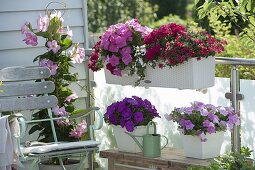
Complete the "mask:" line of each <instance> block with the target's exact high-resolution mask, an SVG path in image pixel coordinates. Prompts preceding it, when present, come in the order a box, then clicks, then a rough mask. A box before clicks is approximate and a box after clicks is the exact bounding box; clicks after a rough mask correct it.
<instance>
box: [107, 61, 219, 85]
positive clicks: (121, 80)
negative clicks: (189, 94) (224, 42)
mask: <svg viewBox="0 0 255 170" xmlns="http://www.w3.org/2000/svg"><path fill="white" fill-rule="evenodd" d="M105 77H106V83H108V84H120V85H134V84H135V82H136V80H137V79H138V77H137V76H122V77H119V76H114V75H112V74H111V73H110V71H109V70H107V69H105ZM214 78H215V59H214V57H208V58H202V59H201V60H199V61H197V59H195V58H193V59H190V60H189V61H188V62H184V63H183V64H180V65H178V66H175V67H173V68H170V69H169V68H163V69H160V68H156V69H152V68H151V67H148V68H147V70H146V77H145V81H146V80H147V81H146V82H148V80H149V81H150V82H151V83H145V82H144V81H142V82H141V84H140V85H139V86H149V87H166V88H179V89H200V88H207V87H211V86H213V85H214Z"/></svg>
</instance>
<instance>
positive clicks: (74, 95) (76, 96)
mask: <svg viewBox="0 0 255 170" xmlns="http://www.w3.org/2000/svg"><path fill="white" fill-rule="evenodd" d="M77 98H78V95H77V94H76V93H75V92H74V93H73V94H71V95H70V96H68V97H67V98H66V100H65V101H67V102H70V101H71V100H74V99H77Z"/></svg>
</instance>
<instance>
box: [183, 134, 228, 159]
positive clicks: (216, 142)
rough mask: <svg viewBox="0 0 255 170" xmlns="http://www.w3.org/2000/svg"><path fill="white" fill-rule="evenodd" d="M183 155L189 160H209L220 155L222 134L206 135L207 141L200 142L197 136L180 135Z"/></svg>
mask: <svg viewBox="0 0 255 170" xmlns="http://www.w3.org/2000/svg"><path fill="white" fill-rule="evenodd" d="M181 136H182V141H183V150H184V155H185V156H186V157H190V158H198V159H209V158H215V157H217V156H219V155H220V150H221V146H222V143H223V139H224V132H216V133H213V134H206V138H207V141H206V142H201V140H200V138H199V137H198V136H191V135H183V134H182V135H181Z"/></svg>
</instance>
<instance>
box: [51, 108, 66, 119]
mask: <svg viewBox="0 0 255 170" xmlns="http://www.w3.org/2000/svg"><path fill="white" fill-rule="evenodd" d="M52 112H53V113H54V114H55V115H57V116H61V117H64V116H67V114H68V113H67V111H66V110H65V107H64V106H63V107H59V106H56V107H54V108H52Z"/></svg>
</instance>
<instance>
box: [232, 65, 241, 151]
mask: <svg viewBox="0 0 255 170" xmlns="http://www.w3.org/2000/svg"><path fill="white" fill-rule="evenodd" d="M230 80H231V82H230V87H231V93H232V96H231V97H232V99H231V101H232V102H231V103H232V107H233V108H234V111H235V113H237V114H238V116H240V110H239V100H238V99H237V94H239V92H240V91H239V90H240V78H239V70H238V68H237V66H235V65H234V66H233V68H232V70H231V79H230ZM231 140H232V151H233V152H234V153H240V149H241V134H240V126H237V125H234V127H233V130H232V134H231Z"/></svg>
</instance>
